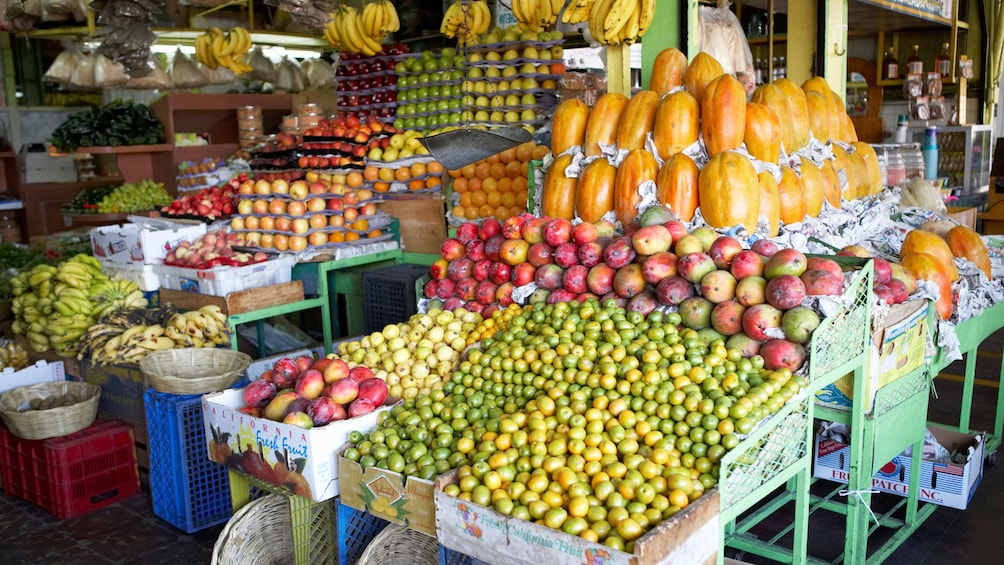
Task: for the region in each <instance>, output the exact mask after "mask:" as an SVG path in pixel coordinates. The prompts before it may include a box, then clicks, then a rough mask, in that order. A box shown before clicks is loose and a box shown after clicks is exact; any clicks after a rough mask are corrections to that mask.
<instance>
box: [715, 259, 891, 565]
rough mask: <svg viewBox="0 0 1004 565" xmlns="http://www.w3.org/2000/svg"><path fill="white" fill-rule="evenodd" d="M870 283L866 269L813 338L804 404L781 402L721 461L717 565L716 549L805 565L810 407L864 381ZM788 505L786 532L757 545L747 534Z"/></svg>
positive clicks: (869, 271)
mask: <svg viewBox="0 0 1004 565" xmlns="http://www.w3.org/2000/svg"><path fill="white" fill-rule="evenodd" d="M872 277H873V268H872V263H871V262H870V261H869V262H867V263H866V264H865V265H864V267H863V268H862V269H861V270H859V271H858V272H857V274H855V275H854V278H853V279H852V281H851V283H850V285H849V286H848V288H847V290H846V292H845V297H846V300H847V302H846V303H845V304H844V305H843V306H842V307H841V308H840V310H839V311H837V313H835V314H834V315H831V316H828V317H826V318H825V319H824V320H823V322H822V323H821V324H820V325H819V327H818V328H816V330H815V331H814V332H813V336H812V342H811V343H810V346H809V348H810V355H809V379H810V380H809V383H808V387H807V389H806V391H805V392H806V395H807V398H805V399H803V400H801V401H800V402H796V401H794V400H793V401H791V402H789V405H788V406H786V407H784V408H783V409H782V410H781V411H780V412H779V413H777V414H775V415H774V416H772V417H771V418H770V419H769V420H767V421H766V422H765V423H763V424H761V425H760V426H758V427H757V428H756V429H755V430H754V431H753V433H752V434H750V436H748V437H747V438H745V439H744V440H743V441H742V442H741V443H740V444H739V446H737V447H736V449H733V450H732V451H730V452H729V453H728V454H726V455H725V457H723V458H722V464H721V471H720V476H719V486H718V488H719V489H720V491H721V523H722V526H723V535H722V544H723V548H722V550H720V551H719V552H718V563H722V562H723V559H724V556H725V552H724V547H730V548H734V549H740V550H744V551H747V552H749V553H753V554H757V555H760V556H763V557H767V558H770V559H774V560H776V561H782V562H791V563H805V562H806V560H807V536H808V520H809V514H810V508H809V484H810V477H811V471H812V455H813V453H812V421H813V417H814V411H815V410H817V409H818V408H817V407H815V402H814V401H813V399H814V397H815V393H816V391H818V390H820V389H821V388H823V387H825V386H826V385H828V384H831V383H833V382H834V381H836V380H837V379H838V378H840V377H842V376H844V375H846V374H847V373H849V372H852V371H853V372H854V375H855V383H864V382H865V380H866V379H864V378H863V374H864V367H865V363H866V361H867V358H868V343H869V332H868V328H869V320H870V319H871V297H872V291H871V289H872ZM862 386H863V385H862ZM862 395H863V393H862ZM869 477H870V475H869ZM781 485H785V490H784V491H783V492H782V493H780V494H779V495H774V491H775V490H776V489H777V488H779V487H780V486H781ZM772 495H773V496H772ZM768 497H772V498H771V499H770V500H769V501H767V502H766V503H764V504H762V505H761V506H760V507H759V508H757V509H756V510H755V511H754V512H752V513H750V514H749V515H748V516H746V517H745V518H743V519H742V520H738V518H739V516H740V515H741V514H743V513H744V512H746V511H747V510H750V509H751V508H753V507H754V506H755V505H757V504H760V503H762V502H763V501H765V500H767V498H768ZM792 501H794V504H795V519H794V522H793V523H792V524H791V525H790V526H788V527H787V528H785V529H784V530H783V531H782V532H780V533H779V534H777V535H776V536H775V537H773V538H771V539H766V540H764V539H759V538H757V537H754V536H753V535H751V534H750V530H751V529H752V528H753V527H755V526H756V525H757V524H759V523H760V522H762V521H763V520H764V519H766V518H767V517H769V516H771V515H772V514H774V513H775V512H777V511H778V510H780V509H781V508H783V507H784V506H785V505H787V504H788V503H789V502H792ZM788 533H792V534H793V543H792V547H791V549H788V548H785V547H783V546H781V545H779V544H778V540H780V539H781V538H782V537H783V536H785V535H787V534H788Z"/></svg>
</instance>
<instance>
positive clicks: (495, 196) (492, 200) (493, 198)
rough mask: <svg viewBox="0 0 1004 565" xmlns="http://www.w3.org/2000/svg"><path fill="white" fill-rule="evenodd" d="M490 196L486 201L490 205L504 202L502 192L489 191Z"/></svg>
mask: <svg viewBox="0 0 1004 565" xmlns="http://www.w3.org/2000/svg"><path fill="white" fill-rule="evenodd" d="M486 194H487V195H488V196H487V197H486V198H485V202H486V203H487V204H488V205H489V206H498V205H499V204H501V203H502V193H501V192H488V193H486Z"/></svg>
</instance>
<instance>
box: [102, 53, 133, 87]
mask: <svg viewBox="0 0 1004 565" xmlns="http://www.w3.org/2000/svg"><path fill="white" fill-rule="evenodd" d="M128 80H129V75H127V74H126V72H125V69H124V68H123V67H122V65H120V64H118V63H116V62H115V61H112V60H111V59H109V58H108V57H105V56H104V55H95V56H94V86H96V87H98V88H115V87H116V86H121V85H123V84H125V83H126V81H128Z"/></svg>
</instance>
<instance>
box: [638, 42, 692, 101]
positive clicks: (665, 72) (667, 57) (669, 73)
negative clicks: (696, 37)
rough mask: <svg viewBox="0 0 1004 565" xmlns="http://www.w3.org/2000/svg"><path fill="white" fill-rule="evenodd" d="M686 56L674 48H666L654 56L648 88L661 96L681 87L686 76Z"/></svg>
mask: <svg viewBox="0 0 1004 565" xmlns="http://www.w3.org/2000/svg"><path fill="white" fill-rule="evenodd" d="M688 66H689V65H688V63H687V56H686V55H684V54H683V51H680V50H679V49H677V48H676V47H667V48H666V49H663V50H662V51H660V52H659V54H658V55H656V56H655V61H653V62H652V74H651V75H650V76H649V79H648V87H649V88H650V89H652V90H654V91H655V93H656V94H658V95H659V96H662V95H664V94H666V93H667V92H669V91H670V90H673V89H674V88H676V87H678V86H683V80H684V77H686V76H687V67H688Z"/></svg>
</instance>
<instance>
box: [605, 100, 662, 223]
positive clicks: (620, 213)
mask: <svg viewBox="0 0 1004 565" xmlns="http://www.w3.org/2000/svg"><path fill="white" fill-rule="evenodd" d="M653 94H654V93H653ZM658 174H659V163H658V162H657V161H656V160H655V156H653V155H652V154H651V153H649V152H648V151H646V150H644V149H634V150H632V151H631V152H630V153H628V154H627V156H626V157H624V160H623V161H621V164H620V166H619V167H617V175H616V176H615V177H614V213H615V214H617V220H618V221H620V223H621V224H622V225H624V226H627V225H628V224H630V223H631V222H633V221H634V218H635V216H637V215H638V204H641V194H639V192H638V187H639V186H641V185H642V183H644V182H647V181H652V182H655V177H656V175H658Z"/></svg>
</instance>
